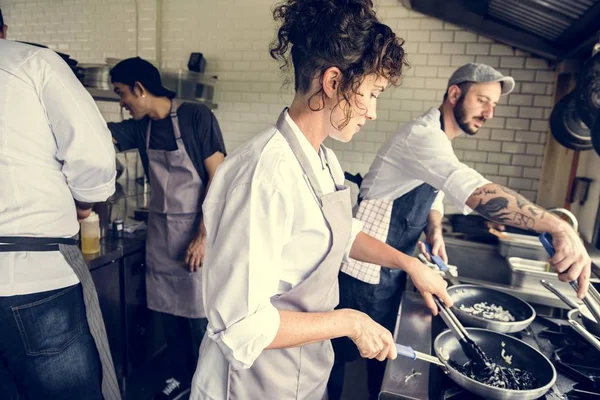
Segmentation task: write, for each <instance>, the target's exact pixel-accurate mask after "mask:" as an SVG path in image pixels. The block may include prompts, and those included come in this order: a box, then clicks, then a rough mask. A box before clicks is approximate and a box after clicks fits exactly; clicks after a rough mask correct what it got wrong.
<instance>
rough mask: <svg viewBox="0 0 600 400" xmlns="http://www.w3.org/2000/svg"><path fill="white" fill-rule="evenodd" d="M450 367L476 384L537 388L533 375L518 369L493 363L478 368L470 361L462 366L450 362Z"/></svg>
mask: <svg viewBox="0 0 600 400" xmlns="http://www.w3.org/2000/svg"><path fill="white" fill-rule="evenodd" d="M450 365H451V366H452V367H453V368H454V369H456V370H457V371H458V372H460V373H461V374H463V375H465V376H468V377H469V378H471V379H474V380H476V381H477V382H481V383H483V384H486V385H489V386H494V387H497V388H501V389H510V390H531V389H535V388H537V387H538V386H539V385H538V382H537V379H536V378H535V375H533V374H532V373H531V372H529V371H526V370H523V369H520V368H509V367H503V366H501V365H499V364H498V363H497V362H494V361H491V362H489V363H488V364H487V365H486V367H485V368H478V367H477V365H475V364H474V363H473V362H472V361H471V360H469V361H467V362H466V363H464V364H463V365H460V364H458V363H456V362H454V361H452V360H450Z"/></svg>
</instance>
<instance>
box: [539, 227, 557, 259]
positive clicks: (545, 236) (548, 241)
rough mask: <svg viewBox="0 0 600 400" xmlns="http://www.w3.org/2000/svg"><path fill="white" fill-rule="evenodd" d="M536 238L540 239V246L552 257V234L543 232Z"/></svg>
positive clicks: (553, 252)
mask: <svg viewBox="0 0 600 400" xmlns="http://www.w3.org/2000/svg"><path fill="white" fill-rule="evenodd" d="M538 238H539V239H540V242H541V243H542V246H544V249H546V251H547V252H548V254H550V257H554V254H555V253H556V252H555V251H554V246H553V245H552V235H551V234H549V233H548V232H544V233H542V234H541V235H540V236H538Z"/></svg>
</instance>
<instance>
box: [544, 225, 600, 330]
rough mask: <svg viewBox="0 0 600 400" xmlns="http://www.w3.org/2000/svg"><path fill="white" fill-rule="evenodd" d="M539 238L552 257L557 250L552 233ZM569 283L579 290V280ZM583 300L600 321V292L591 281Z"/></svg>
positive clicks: (599, 321)
mask: <svg viewBox="0 0 600 400" xmlns="http://www.w3.org/2000/svg"><path fill="white" fill-rule="evenodd" d="M539 239H540V242H541V243H542V245H543V246H544V248H545V249H546V251H547V252H548V254H549V255H550V257H552V256H554V254H555V253H556V252H555V251H554V246H553V245H552V235H550V234H549V233H542V234H541V235H540V236H539ZM569 284H570V285H571V287H572V288H573V289H575V291H576V292H579V284H578V283H577V281H571V282H569ZM582 300H583V303H584V304H585V305H586V307H587V308H588V310H590V313H592V315H593V316H594V318H596V321H598V323H600V307H599V306H598V304H600V294H599V293H598V291H597V290H596V288H595V287H594V285H592V283H591V282H590V288H589V290H588V295H586V296H585V297H584V298H583V299H582Z"/></svg>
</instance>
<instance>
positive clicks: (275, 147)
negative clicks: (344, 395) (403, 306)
mask: <svg viewBox="0 0 600 400" xmlns="http://www.w3.org/2000/svg"><path fill="white" fill-rule="evenodd" d="M273 15H274V17H275V19H276V20H277V21H278V22H280V23H281V26H280V27H279V30H278V35H277V40H275V41H274V42H273V44H272V45H271V56H272V57H273V58H275V59H277V60H280V61H282V64H283V65H284V66H285V65H287V66H289V65H291V64H293V68H294V77H295V79H294V83H295V96H294V100H293V101H292V104H291V105H290V107H289V109H285V110H284V111H283V112H282V113H281V115H280V116H279V120H278V121H277V123H276V124H275V126H273V127H270V128H268V129H266V130H265V131H263V132H262V133H260V134H259V135H257V136H256V137H255V138H254V139H252V140H251V141H249V142H248V143H246V144H244V145H242V146H241V147H240V148H238V149H237V150H236V151H235V152H234V153H233V154H231V155H229V156H228V157H227V159H226V160H225V161H224V162H223V164H221V165H220V166H219V168H218V170H217V173H216V175H215V178H214V180H213V184H212V185H211V187H210V190H209V191H208V195H207V197H206V199H205V201H204V206H203V211H204V215H205V224H206V231H207V239H206V258H205V263H204V266H203V268H202V281H203V286H202V292H203V300H204V307H205V310H206V314H207V317H208V321H209V325H208V330H207V334H206V336H205V337H204V340H203V342H202V345H201V347H200V360H199V362H198V367H197V369H196V373H195V375H194V379H193V381H192V393H191V399H193V400H198V399H211V400H222V399H231V400H233V399H244V400H253V399H256V400H259V399H260V400H264V399H278V400H288V399H289V400H291V399H305V400H313V399H314V400H316V399H318V400H321V399H322V398H323V397H324V396H325V394H326V393H325V392H326V384H327V379H328V376H329V372H330V370H331V366H332V365H333V351H332V347H331V342H330V339H332V338H336V337H341V336H348V337H350V338H351V339H352V340H353V342H354V343H356V344H357V346H358V347H359V348H360V350H361V355H362V356H363V357H366V358H377V359H379V360H383V359H386V358H395V357H396V349H395V346H394V340H393V338H392V334H391V333H390V331H389V330H387V329H384V328H383V327H381V326H380V325H379V324H377V323H375V322H374V321H373V320H371V319H370V318H368V317H367V316H366V315H365V314H363V313H360V312H355V311H352V310H336V311H334V307H335V306H336V305H337V302H338V284H337V277H338V273H339V268H340V264H341V262H342V259H348V258H349V257H352V258H355V259H358V260H364V261H370V262H374V263H380V264H386V265H390V266H393V267H395V268H400V269H404V270H405V271H407V272H408V273H409V274H410V275H411V277H412V278H413V279H414V281H415V285H416V287H417V288H418V289H419V290H420V292H421V293H422V295H423V297H424V298H425V299H426V301H427V302H428V305H429V306H430V307H431V309H432V311H433V312H436V311H435V310H436V308H435V303H434V302H433V297H432V295H433V294H436V295H438V296H440V297H441V298H442V300H443V301H445V302H448V303H449V304H451V299H450V298H449V296H448V294H447V292H446V284H445V282H443V279H441V277H440V276H439V275H438V274H436V273H435V272H433V271H431V270H430V269H429V268H428V267H426V266H424V265H423V264H422V263H421V262H419V261H418V260H417V259H415V258H413V257H409V256H406V255H404V254H402V253H400V252H398V251H397V250H394V249H393V248H392V247H390V246H388V245H386V244H384V243H382V242H380V241H377V240H375V239H374V238H372V237H370V236H369V235H367V234H365V233H362V232H360V229H361V226H362V224H360V223H359V222H358V221H356V220H354V219H353V218H352V211H351V200H350V191H349V188H348V187H347V186H344V174H343V171H342V169H341V166H340V164H339V162H338V160H337V158H336V157H335V154H334V153H333V152H332V151H331V150H330V149H327V148H325V147H324V146H323V141H324V140H325V139H326V138H327V137H331V138H333V139H335V140H339V141H343V142H347V141H349V140H350V139H351V138H352V137H353V136H354V134H356V133H357V132H358V131H359V130H360V128H361V126H362V125H364V124H365V123H366V122H367V121H369V120H373V119H375V118H376V102H377V97H378V96H379V94H380V93H381V92H382V91H383V90H384V89H385V88H386V87H387V86H388V84H395V83H397V81H398V80H399V78H400V76H401V73H402V67H403V66H404V65H405V63H406V62H405V59H404V50H403V49H402V43H403V42H402V40H401V39H399V38H398V37H396V35H395V34H394V33H393V31H392V30H391V29H390V28H389V27H388V26H386V25H384V24H382V23H381V22H379V20H378V19H377V18H376V16H375V13H374V11H373V8H372V3H371V2H370V1H348V0H329V1H306V0H287V1H284V2H282V3H280V4H279V5H278V6H276V7H275V9H274V12H273ZM288 50H289V53H288Z"/></svg>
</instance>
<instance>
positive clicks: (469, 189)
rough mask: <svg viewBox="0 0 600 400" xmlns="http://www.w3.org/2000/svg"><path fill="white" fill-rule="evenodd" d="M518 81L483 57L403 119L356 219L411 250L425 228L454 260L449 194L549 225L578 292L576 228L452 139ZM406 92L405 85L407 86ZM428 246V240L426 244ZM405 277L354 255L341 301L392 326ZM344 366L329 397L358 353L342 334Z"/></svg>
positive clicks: (583, 281)
mask: <svg viewBox="0 0 600 400" xmlns="http://www.w3.org/2000/svg"><path fill="white" fill-rule="evenodd" d="M514 86H515V81H514V79H513V78H511V77H508V76H504V75H502V74H501V73H500V72H498V71H496V70H495V69H493V68H492V67H490V66H488V65H484V64H467V65H464V66H462V67H460V68H459V69H457V70H456V71H455V72H454V74H453V75H452V76H451V77H450V80H449V81H448V86H447V91H446V94H445V95H444V101H443V103H442V105H441V106H440V107H439V108H431V109H430V110H429V111H427V112H426V113H425V114H424V115H422V116H420V117H418V118H416V119H415V120H413V121H411V122H409V123H408V124H406V125H404V126H403V127H402V128H401V129H400V132H398V133H397V134H396V135H394V136H392V137H391V138H390V139H389V140H388V141H387V142H386V143H385V144H384V145H383V146H382V147H381V149H380V150H379V152H378V153H377V156H376V157H375V161H374V162H373V164H372V165H371V168H370V170H369V172H368V173H367V175H366V176H365V179H364V181H363V182H362V185H361V187H360V195H359V206H358V208H357V210H356V212H355V214H356V215H355V218H357V219H359V220H361V221H363V223H364V228H363V231H365V232H366V233H368V234H370V235H373V236H375V237H376V238H377V239H379V240H382V241H385V242H386V243H387V244H390V245H391V246H392V247H395V248H396V249H398V250H400V251H402V252H403V253H406V254H412V253H413V251H414V249H415V245H416V244H417V241H418V239H419V237H420V236H421V234H422V233H423V231H425V237H426V240H427V242H429V243H430V244H431V246H432V249H433V254H434V255H439V256H440V257H442V258H443V259H444V261H445V262H447V261H448V257H447V255H446V250H445V246H444V239H443V237H442V217H443V203H442V200H443V196H444V194H445V195H446V196H448V197H449V199H450V200H451V201H452V203H453V204H454V205H455V206H456V207H458V208H459V209H460V210H461V211H462V212H463V213H465V214H468V213H470V212H471V211H473V210H475V211H477V212H478V213H479V214H481V215H482V216H483V217H485V218H487V219H489V220H490V221H493V222H497V223H501V224H506V225H511V226H516V227H519V228H524V229H530V230H533V231H536V232H550V233H552V235H553V238H554V247H555V248H556V255H555V256H554V257H553V258H551V259H550V262H551V263H552V265H553V266H554V268H555V269H556V270H557V271H558V272H559V277H560V279H561V280H564V281H570V280H574V279H578V280H579V285H580V291H579V296H580V297H582V296H583V295H584V294H585V293H586V292H587V288H588V285H589V277H590V268H591V261H590V257H589V256H588V254H587V252H586V250H585V248H584V247H583V244H582V242H581V240H580V239H579V237H578V236H577V233H576V232H575V231H574V230H573V229H572V228H571V227H570V226H569V225H567V224H566V223H565V222H564V221H562V220H561V219H559V218H557V217H555V216H552V215H550V214H548V213H547V212H546V211H545V210H544V209H542V208H541V207H539V206H537V205H535V204H533V203H531V202H529V201H528V200H527V199H525V198H524V197H523V196H521V195H519V194H518V193H516V192H514V191H512V190H510V189H508V188H506V187H503V186H500V185H497V184H494V183H492V182H490V181H489V180H487V179H485V178H484V177H483V176H482V175H480V174H479V173H478V172H477V171H475V170H474V169H472V168H469V167H468V166H467V165H465V164H463V163H461V162H460V161H459V160H458V158H457V157H456V155H455V154H454V151H453V149H452V146H451V143H450V141H451V140H452V139H454V138H456V137H458V136H459V135H461V134H463V133H465V134H467V135H476V134H477V132H478V131H479V129H481V127H483V126H484V124H485V122H486V121H487V120H489V119H491V118H492V117H493V116H494V109H495V107H496V104H497V102H498V100H499V99H500V96H502V95H507V94H509V93H510V92H511V91H512V90H513V88H514ZM400 90H401V89H400ZM419 247H420V248H421V251H422V252H425V249H424V246H423V244H422V243H419ZM405 281H406V275H405V274H404V273H403V271H399V270H394V269H390V268H387V267H386V266H380V265H375V264H370V263H365V262H359V261H355V260H352V259H350V260H348V261H347V262H345V263H343V264H342V268H341V273H340V276H339V283H340V304H339V306H338V307H339V308H354V309H357V310H360V311H363V312H365V313H366V314H368V315H369V316H371V318H373V319H374V320H375V321H377V322H379V323H380V324H382V325H383V326H385V327H386V328H388V329H390V330H393V329H394V325H395V323H396V316H397V311H398V306H399V302H400V299H401V297H402V292H403V290H404V286H405ZM333 343H334V349H335V352H336V364H335V366H334V369H333V371H332V374H331V379H330V381H329V389H330V390H329V395H330V396H329V398H330V400H335V399H339V395H340V393H341V389H342V386H343V374H344V363H345V362H348V361H352V360H354V359H356V358H358V356H359V355H358V351H357V349H356V346H354V344H353V343H352V342H350V341H348V340H347V339H345V338H341V339H336V340H334V341H333ZM368 363H369V393H370V398H372V399H375V398H377V395H378V393H379V388H380V386H381V381H382V379H383V372H384V369H385V364H384V363H382V362H378V361H376V360H368Z"/></svg>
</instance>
